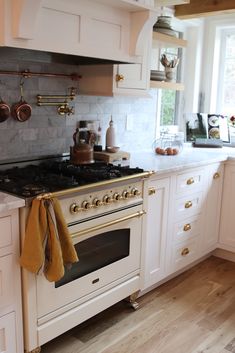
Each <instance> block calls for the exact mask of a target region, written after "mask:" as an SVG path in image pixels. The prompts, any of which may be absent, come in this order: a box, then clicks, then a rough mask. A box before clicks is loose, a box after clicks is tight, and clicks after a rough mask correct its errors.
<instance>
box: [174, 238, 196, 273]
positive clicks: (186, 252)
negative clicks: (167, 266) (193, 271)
mask: <svg viewBox="0 0 235 353" xmlns="http://www.w3.org/2000/svg"><path fill="white" fill-rule="evenodd" d="M198 243H199V242H198V238H197V237H196V238H193V239H191V240H189V241H185V242H183V243H181V244H178V245H176V246H175V247H174V248H173V249H172V257H171V259H172V272H175V271H177V270H179V269H180V268H182V267H184V266H186V265H188V264H190V263H191V262H193V261H194V260H195V259H196V258H197V255H198V245H199V244H198Z"/></svg>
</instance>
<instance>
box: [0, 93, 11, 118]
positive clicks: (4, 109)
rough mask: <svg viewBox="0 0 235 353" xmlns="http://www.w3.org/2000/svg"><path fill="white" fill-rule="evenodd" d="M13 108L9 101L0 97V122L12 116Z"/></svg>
mask: <svg viewBox="0 0 235 353" xmlns="http://www.w3.org/2000/svg"><path fill="white" fill-rule="evenodd" d="M10 113H11V110H10V107H9V105H8V104H7V103H5V102H4V101H3V100H2V99H0V123H2V122H4V121H5V120H7V119H8V118H9V116H10Z"/></svg>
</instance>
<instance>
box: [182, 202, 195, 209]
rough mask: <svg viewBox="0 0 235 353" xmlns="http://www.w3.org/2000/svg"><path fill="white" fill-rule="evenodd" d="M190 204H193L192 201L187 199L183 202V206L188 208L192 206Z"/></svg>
mask: <svg viewBox="0 0 235 353" xmlns="http://www.w3.org/2000/svg"><path fill="white" fill-rule="evenodd" d="M192 205H193V203H192V201H187V202H186V203H185V205H184V207H185V208H190V207H192Z"/></svg>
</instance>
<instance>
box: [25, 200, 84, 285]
mask: <svg viewBox="0 0 235 353" xmlns="http://www.w3.org/2000/svg"><path fill="white" fill-rule="evenodd" d="M54 207H55V209H54ZM76 261H78V257H77V254H76V251H75V249H74V246H73V244H72V240H71V237H70V235H69V232H68V229H67V225H66V223H65V221H64V218H63V215H62V212H61V209H60V205H59V202H58V200H56V199H53V200H41V201H39V200H37V199H35V200H33V203H32V208H31V210H30V214H29V217H28V222H27V227H26V234H25V240H24V246H23V250H22V254H21V257H20V264H21V266H22V267H24V268H26V269H27V270H28V271H30V272H33V273H36V274H38V273H39V272H41V271H43V272H44V274H45V277H46V278H47V279H48V281H51V282H53V281H58V280H59V279H61V278H62V277H63V275H64V265H67V264H71V263H74V262H76Z"/></svg>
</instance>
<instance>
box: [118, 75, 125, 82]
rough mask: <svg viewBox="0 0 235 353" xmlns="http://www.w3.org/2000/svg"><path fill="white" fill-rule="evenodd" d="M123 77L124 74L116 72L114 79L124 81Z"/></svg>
mask: <svg viewBox="0 0 235 353" xmlns="http://www.w3.org/2000/svg"><path fill="white" fill-rule="evenodd" d="M124 79H125V77H124V75H120V74H117V75H116V81H117V82H121V81H124Z"/></svg>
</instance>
